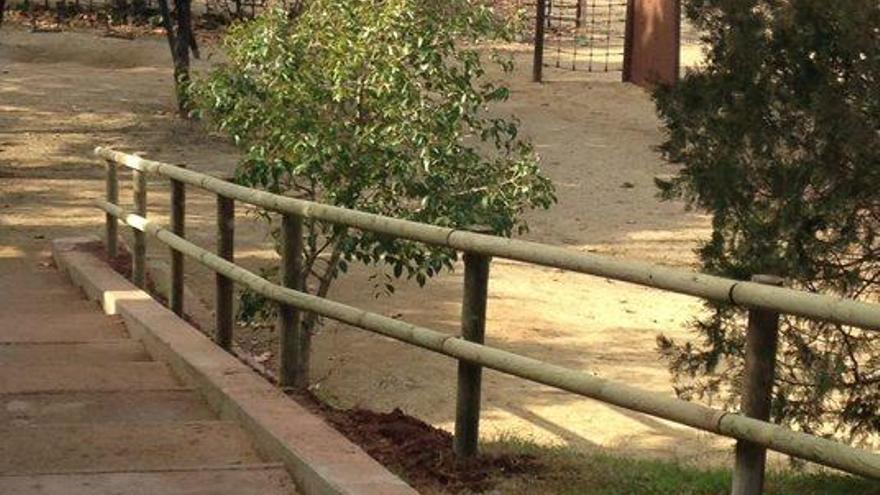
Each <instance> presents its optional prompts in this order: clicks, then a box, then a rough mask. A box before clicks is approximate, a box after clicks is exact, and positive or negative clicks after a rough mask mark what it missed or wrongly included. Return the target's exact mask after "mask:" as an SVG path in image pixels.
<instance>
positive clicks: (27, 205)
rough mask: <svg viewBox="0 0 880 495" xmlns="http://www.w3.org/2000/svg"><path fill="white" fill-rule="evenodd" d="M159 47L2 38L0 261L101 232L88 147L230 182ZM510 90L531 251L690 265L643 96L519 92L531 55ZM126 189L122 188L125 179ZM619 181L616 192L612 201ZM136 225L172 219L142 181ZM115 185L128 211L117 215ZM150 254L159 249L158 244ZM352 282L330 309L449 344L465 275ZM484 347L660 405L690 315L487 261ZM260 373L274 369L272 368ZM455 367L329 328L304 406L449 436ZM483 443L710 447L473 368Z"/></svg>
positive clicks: (226, 149) (198, 228) (202, 210)
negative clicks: (528, 189)
mask: <svg viewBox="0 0 880 495" xmlns="http://www.w3.org/2000/svg"><path fill="white" fill-rule="evenodd" d="M167 52H168V47H167V44H166V43H165V41H164V40H163V39H161V38H153V39H137V40H132V41H128V40H118V39H107V38H101V37H99V36H98V35H97V34H95V33H90V32H86V33H69V32H65V33H42V34H31V33H27V32H25V31H22V30H18V29H16V28H14V27H12V26H4V27H3V30H2V31H0V72H2V73H0V261H3V262H12V261H14V262H26V263H38V262H40V261H42V260H44V258H45V256H46V254H47V251H48V240H49V239H51V238H53V237H60V236H70V235H84V234H92V235H98V234H100V232H101V225H102V219H103V216H102V214H99V213H98V212H97V210H95V209H93V208H90V207H89V206H88V200H89V199H90V198H95V197H98V196H100V195H101V194H102V190H103V176H102V167H101V164H100V163H98V162H97V161H96V160H94V159H93V158H92V156H91V149H92V148H93V147H94V146H96V145H103V146H112V147H115V148H118V149H121V150H125V151H130V152H134V151H137V152H143V153H144V154H145V155H146V156H148V157H150V158H153V159H158V160H163V161H169V162H174V163H187V164H188V165H189V166H190V167H191V168H192V169H194V170H198V171H202V172H209V173H217V174H228V173H229V172H230V171H232V169H233V167H234V165H235V162H236V156H237V155H236V150H235V149H234V148H233V147H232V146H230V145H229V144H228V143H226V142H224V141H222V140H220V139H219V138H216V137H211V136H208V135H207V134H206V133H205V132H204V131H203V130H201V129H200V128H199V127H198V126H197V125H196V124H193V123H189V122H183V121H180V120H178V119H177V118H175V117H174V103H173V95H172V92H171V85H170V78H171V74H170V65H171V64H170V61H169V57H168V53H167ZM517 57H518V58H520V59H521V61H520V62H521V63H520V64H519V69H518V72H517V73H516V74H514V75H513V76H511V77H510V80H509V82H510V84H511V87H512V97H511V101H510V102H509V103H508V104H506V105H505V107H504V108H503V110H504V111H507V112H512V113H514V114H516V115H517V116H519V117H520V118H521V119H522V120H523V130H524V132H525V133H526V134H527V135H529V136H530V137H531V138H532V139H533V140H534V142H535V144H536V146H537V150H538V152H539V153H540V156H541V160H542V163H543V166H544V168H545V170H546V173H547V174H548V175H549V176H550V177H551V178H552V179H553V180H554V181H555V183H556V185H557V188H558V194H559V204H558V205H557V206H556V207H555V208H553V209H552V210H550V211H539V212H532V213H530V214H529V215H528V219H529V221H530V223H531V226H532V231H531V232H530V233H529V234H528V235H527V236H525V237H526V238H527V239H531V240H540V241H541V242H545V243H548V244H554V245H562V246H566V247H569V248H571V249H573V250H579V251H587V252H597V253H605V254H609V255H613V256H619V257H626V258H631V259H640V260H649V261H654V262H658V263H663V264H667V265H674V266H683V267H684V266H691V265H692V264H693V263H694V255H693V248H694V247H695V245H696V243H697V241H698V240H699V239H700V238H702V237H704V236H705V235H706V234H707V228H708V221H707V219H706V218H705V217H702V216H699V215H696V214H691V213H686V212H685V211H684V210H683V207H682V205H681V204H677V203H662V202H659V201H658V200H657V199H656V198H655V190H654V187H653V185H652V180H653V177H654V176H656V175H658V174H669V173H671V172H673V169H672V168H671V166H669V165H668V164H664V162H663V161H662V160H661V158H660V157H659V155H658V153H657V152H656V151H655V150H654V146H655V145H657V144H658V143H659V142H660V141H661V138H662V135H661V132H660V130H659V129H658V125H659V124H658V121H657V119H656V117H655V115H654V112H653V105H652V103H651V101H650V99H649V97H648V96H647V95H646V93H645V92H643V90H641V89H639V88H636V87H632V86H628V85H623V84H619V83H612V82H595V81H593V82H590V81H589V80H585V79H584V77H588V76H587V75H585V74H582V75H580V79H579V80H578V79H577V78H576V77H574V76H572V75H571V74H558V75H557V74H556V73H555V72H553V71H548V73H547V79H548V82H547V83H546V84H543V85H536V84H532V83H530V82H529V74H530V67H529V64H528V63H527V57H528V54H527V52H522V53H520V54H519V55H517ZM123 178H126V176H123ZM625 185H626V186H625ZM149 190H150V205H151V206H150V215H151V216H153V217H154V218H158V219H161V220H163V221H164V220H165V219H167V200H168V188H167V184H166V183H165V181H163V180H159V179H154V180H152V181H151V184H150V189H149ZM129 195H130V188H129V187H128V184H127V182H126V183H125V187H123V188H122V199H123V203H128V202H129V201H130V196H129ZM189 199H190V203H189V204H188V209H189V211H188V222H189V223H188V229H189V237H190V238H191V239H192V240H193V241H194V242H197V243H199V244H200V245H202V246H204V247H206V248H213V229H214V216H213V211H214V210H213V208H214V200H213V198H212V197H210V196H208V195H206V194H197V193H195V192H193V193H191V194H190V196H189ZM246 213H247V212H246V211H244V210H243V209H241V208H240V209H239V220H238V225H237V241H236V249H237V257H238V260H239V262H241V263H242V264H244V265H245V266H246V267H249V268H255V267H258V266H266V265H267V264H269V263H274V262H275V257H274V253H272V252H271V249H270V245H269V243H268V242H267V239H266V235H265V228H264V226H263V225H261V224H258V223H256V222H255V221H254V220H253V219H252V218H249V217H248V216H247V214H246ZM150 255H151V256H152V257H154V258H156V259H163V258H165V257H166V256H167V251H166V249H164V248H163V247H162V246H160V245H158V244H157V243H155V242H153V243H151V245H150ZM193 265H194V264H192V263H191V264H189V265H188V267H187V277H188V279H187V283H188V285H190V286H192V287H194V288H195V289H196V290H197V292H198V293H199V295H200V296H201V297H202V298H203V299H204V300H205V301H206V302H207V303H210V301H211V298H212V284H213V276H212V275H211V274H210V273H208V272H207V271H205V270H203V269H201V268H199V267H196V266H193ZM370 273H371V272H369V271H368V270H366V269H357V270H355V271H354V272H353V273H352V274H351V275H349V276H347V277H346V278H344V279H343V280H341V281H340V282H339V283H338V285H337V286H336V287H335V289H334V290H333V292H332V295H331V296H332V297H333V298H335V299H337V300H340V301H343V302H346V303H350V304H353V305H357V306H361V307H364V308H367V309H370V310H373V311H377V312H380V313H383V314H386V315H392V316H395V317H400V318H403V319H405V320H407V321H410V322H413V323H416V324H420V325H425V326H428V327H432V328H436V329H438V330H442V331H446V332H450V333H454V332H456V331H457V326H458V317H459V312H460V304H459V300H460V298H461V271H460V270H457V271H456V272H455V273H450V274H445V275H443V276H440V277H438V278H436V279H435V280H432V281H431V282H430V283H429V285H428V286H427V287H426V288H425V289H419V288H417V286H415V284H406V283H404V284H401V286H400V287H399V288H398V291H397V294H396V295H394V296H393V297H383V298H380V299H376V298H374V297H373V293H372V290H371V286H370V284H369V283H368V282H367V277H368V276H369V275H370ZM490 297H491V300H490V302H489V315H488V318H489V319H488V329H487V334H488V343H489V344H491V345H494V346H498V347H500V348H503V349H507V350H511V351H514V352H517V353H521V354H524V355H527V356H530V357H534V358H539V359H543V360H546V361H550V362H553V363H557V364H560V365H563V366H567V367H570V368H575V369H580V370H584V371H588V372H590V373H595V374H597V375H599V376H602V377H605V378H610V379H614V380H620V381H623V382H627V383H629V384H634V385H638V386H641V387H643V388H645V389H650V390H655V391H659V392H663V393H669V394H670V395H671V393H672V392H671V388H670V379H669V376H668V373H667V371H666V369H665V366H664V364H663V363H662V362H661V361H660V360H659V359H658V356H657V353H656V351H655V337H656V336H657V334H659V333H661V332H662V333H666V334H669V335H672V336H677V337H684V336H685V335H686V334H687V330H686V323H687V321H688V320H689V319H691V318H693V317H694V315H695V314H696V313H697V312H698V311H699V308H700V305H699V301H696V300H694V299H692V298H688V297H684V296H677V295H673V294H668V293H662V292H659V291H655V290H649V289H645V288H641V287H635V286H632V285H628V284H623V283H618V282H614V281H610V280H605V279H602V278H595V277H589V276H583V275H578V274H571V273H564V272H561V271H559V270H555V269H545V268H540V267H533V266H526V265H523V264H521V263H515V262H509V261H505V260H495V261H494V262H493V265H492V278H491V283H490ZM237 338H238V340H239V343H240V344H241V345H242V346H244V347H246V348H249V349H252V350H253V352H254V353H255V354H262V353H263V352H265V351H267V350H269V351H271V350H272V349H273V348H274V333H273V332H272V331H263V332H254V331H252V330H242V331H240V332H239V333H238V336H237ZM269 357H270V360H269V363H270V364H271V363H272V362H273V360H272V356H269ZM455 369H456V365H455V362H454V361H451V360H449V359H446V358H444V357H440V356H435V355H432V354H429V353H427V352H424V351H420V350H416V349H413V348H410V347H407V346H405V345H402V344H398V343H395V342H392V341H390V340H388V339H385V338H381V337H377V336H373V335H371V334H369V333H366V332H363V331H360V330H354V329H349V328H345V327H343V326H341V325H338V324H334V323H329V324H328V325H327V326H326V328H325V329H324V330H323V331H322V333H321V334H320V335H319V336H318V337H317V338H316V341H315V354H314V357H313V370H312V373H313V377H314V382H315V387H316V391H317V392H318V393H319V394H320V395H321V396H322V397H324V398H325V399H327V400H329V401H331V402H333V403H336V404H339V405H343V406H352V405H358V406H362V407H368V408H373V409H377V410H388V409H391V408H394V407H400V408H402V409H403V410H404V411H405V412H407V413H410V414H413V415H415V416H417V417H419V418H422V419H424V420H427V421H429V422H431V423H433V424H435V425H439V426H441V427H444V428H451V427H452V424H453V418H454V393H455ZM483 418H484V421H483V423H482V433H483V435H485V436H492V435H497V434H500V433H515V434H518V435H522V436H528V437H533V438H535V439H537V440H539V441H542V442H556V443H564V444H569V445H573V446H576V447H579V448H591V447H593V446H602V447H605V448H609V449H616V450H620V451H622V452H627V453H635V454H638V455H645V456H658V457H665V458H675V459H680V460H683V461H694V462H702V461H704V460H705V459H706V458H707V457H706V455H707V454H708V453H714V454H717V455H719V456H720V455H723V454H721V453H719V452H721V451H719V450H718V448H719V446H725V445H728V444H727V443H725V442H721V441H717V440H716V439H714V438H712V437H710V436H708V435H704V434H699V433H697V432H694V431H693V430H690V429H687V428H683V427H678V426H675V425H671V424H669V423H666V422H663V421H658V420H654V419H652V418H649V417H646V416H642V415H639V414H634V413H630V412H627V411H623V410H620V409H617V408H614V407H609V406H606V405H603V404H601V403H598V402H594V401H591V400H585V399H581V398H578V397H575V396H572V395H571V394H568V393H563V392H559V391H555V390H552V389H549V388H547V387H543V386H538V385H534V384H531V383H528V382H525V381H523V380H519V379H514V378H510V377H506V376H503V375H500V374H498V373H494V372H487V373H486V376H485V379H484V414H483Z"/></svg>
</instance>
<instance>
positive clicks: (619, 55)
mask: <svg viewBox="0 0 880 495" xmlns="http://www.w3.org/2000/svg"><path fill="white" fill-rule="evenodd" d="M626 14H627V0H547V1H546V13H545V22H546V26H545V38H544V57H543V60H544V62H543V63H544V66H545V67H550V68H555V69H564V70H571V71H584V72H601V73H611V72H622V71H623V58H624V51H625V44H626Z"/></svg>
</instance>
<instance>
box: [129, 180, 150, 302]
mask: <svg viewBox="0 0 880 495" xmlns="http://www.w3.org/2000/svg"><path fill="white" fill-rule="evenodd" d="M132 182H133V184H134V214H135V215H139V216H142V217H144V218H146V217H147V174H146V173H145V172H143V171H141V170H133V171H132ZM132 232H133V233H134V248H133V253H132V263H131V280H132V282H134V285H136V286H138V287H139V288H141V289H146V288H147V235H146V234H145V233H143V232H141V231H140V230H137V229H132Z"/></svg>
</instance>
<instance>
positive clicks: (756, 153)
mask: <svg viewBox="0 0 880 495" xmlns="http://www.w3.org/2000/svg"><path fill="white" fill-rule="evenodd" d="M686 12H687V15H688V17H689V18H690V19H691V20H692V21H693V22H694V23H695V24H696V26H697V27H699V28H700V29H702V30H704V31H705V33H706V37H705V41H706V43H707V45H708V61H707V63H706V65H705V66H704V67H702V68H700V69H698V70H695V71H692V72H690V73H689V74H688V75H687V76H686V77H685V78H684V79H683V80H682V81H681V82H680V83H679V84H677V85H676V86H673V87H667V88H661V89H660V90H659V91H658V92H657V93H656V101H657V106H658V109H659V113H660V115H661V117H662V118H663V120H664V121H665V124H666V128H667V131H668V139H667V140H666V142H665V143H664V144H663V146H662V149H663V151H664V152H665V153H666V156H667V157H668V158H669V159H670V160H671V161H673V162H675V163H679V164H681V165H682V168H681V171H680V172H679V174H678V175H677V177H676V178H675V179H674V180H672V181H671V182H668V183H662V184H660V185H661V189H662V195H663V196H664V197H666V198H683V199H685V200H687V201H688V203H689V204H690V205H692V206H695V207H697V208H699V209H702V210H704V211H707V212H709V213H712V214H713V221H712V236H711V238H710V240H708V241H707V242H705V243H704V244H703V245H702V247H701V248H700V250H699V255H700V259H701V261H702V266H703V269H704V270H705V271H708V272H710V273H715V274H719V275H724V276H728V277H733V278H738V279H747V278H748V277H749V276H750V275H752V274H772V275H779V276H782V277H784V278H785V279H786V280H787V285H788V286H790V287H793V288H795V289H801V290H807V291H818V292H823V293H830V294H834V295H837V296H842V297H848V298H856V299H862V300H865V301H877V299H878V289H880V286H878V280H880V239H878V237H877V235H878V232H880V189H878V188H877V184H878V183H880V136H878V132H880V85H878V81H880V29H878V26H880V5H878V4H877V2H875V1H873V0H851V1H847V2H826V1H823V0H691V1H689V2H687V4H686ZM743 317H744V315H743V311H742V310H739V309H735V308H732V307H730V306H728V305H725V304H710V305H709V306H708V312H707V315H706V316H705V317H702V318H700V319H699V320H698V321H696V323H695V326H694V328H695V330H696V332H697V333H698V334H699V336H700V339H699V340H697V341H693V342H686V343H679V342H674V341H672V340H671V339H668V338H664V337H661V338H660V339H659V343H660V348H661V350H662V352H663V354H664V355H665V356H666V357H667V358H668V359H669V363H670V367H671V369H672V371H673V373H674V374H675V376H676V378H677V379H678V380H677V381H678V383H677V390H678V392H679V393H680V394H681V395H683V396H689V397H698V396H710V397H711V396H716V397H721V398H724V399H727V400H728V401H730V400H732V399H736V398H738V393H739V388H738V381H739V377H740V374H741V371H742V355H743V347H744V327H745V324H744V321H743ZM777 370H778V371H777V373H778V376H777V379H776V383H775V401H774V405H773V416H774V418H775V419H776V420H778V421H781V422H785V423H788V424H790V425H793V426H796V427H798V428H800V429H802V430H805V431H808V432H816V433H832V434H835V435H837V436H839V437H842V438H848V439H851V440H857V439H859V438H860V437H862V436H864V435H867V434H869V433H874V432H878V431H880V333H878V332H875V331H870V330H867V331H866V330H861V329H856V328H850V327H846V326H841V325H834V324H829V323H819V322H813V321H807V320H804V319H801V318H794V317H786V318H784V319H783V323H782V328H781V335H780V353H779V356H778V364H777Z"/></svg>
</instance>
